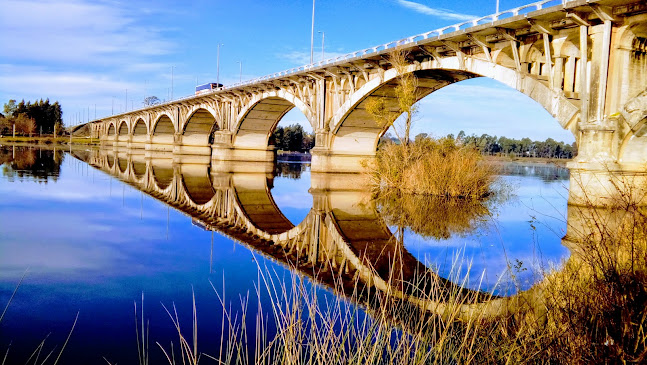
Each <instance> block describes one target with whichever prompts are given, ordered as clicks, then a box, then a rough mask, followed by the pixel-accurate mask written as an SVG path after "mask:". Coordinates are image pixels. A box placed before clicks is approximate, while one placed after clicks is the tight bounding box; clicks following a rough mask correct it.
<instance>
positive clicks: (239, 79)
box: [238, 61, 243, 82]
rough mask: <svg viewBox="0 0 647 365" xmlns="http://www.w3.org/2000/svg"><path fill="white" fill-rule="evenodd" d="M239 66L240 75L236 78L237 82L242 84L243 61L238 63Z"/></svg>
mask: <svg viewBox="0 0 647 365" xmlns="http://www.w3.org/2000/svg"><path fill="white" fill-rule="evenodd" d="M238 64H239V65H240V74H239V76H238V82H243V61H238Z"/></svg>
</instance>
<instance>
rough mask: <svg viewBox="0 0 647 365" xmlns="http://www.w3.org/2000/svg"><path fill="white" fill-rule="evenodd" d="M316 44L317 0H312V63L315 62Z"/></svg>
mask: <svg viewBox="0 0 647 365" xmlns="http://www.w3.org/2000/svg"><path fill="white" fill-rule="evenodd" d="M314 44H315V0H312V29H311V30H310V63H312V62H313V60H314Z"/></svg>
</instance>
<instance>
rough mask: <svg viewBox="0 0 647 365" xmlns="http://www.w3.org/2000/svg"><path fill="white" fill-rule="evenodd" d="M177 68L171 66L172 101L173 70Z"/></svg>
mask: <svg viewBox="0 0 647 365" xmlns="http://www.w3.org/2000/svg"><path fill="white" fill-rule="evenodd" d="M174 68H175V66H171V100H173V69H174Z"/></svg>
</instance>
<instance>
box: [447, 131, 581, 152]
mask: <svg viewBox="0 0 647 365" xmlns="http://www.w3.org/2000/svg"><path fill="white" fill-rule="evenodd" d="M448 137H453V135H449V136H448ZM456 139H457V140H459V141H461V142H462V144H464V145H472V146H475V147H476V148H478V149H479V150H480V151H481V153H483V154H486V155H497V154H498V155H515V156H518V157H543V158H573V157H575V156H577V145H576V144H575V142H573V143H572V144H568V143H564V142H561V141H559V142H558V141H556V140H554V139H552V138H547V139H546V140H545V141H533V140H531V139H530V138H522V139H514V138H507V137H503V136H501V137H497V136H490V135H488V134H482V135H481V136H480V137H479V136H476V135H474V134H472V135H469V136H468V135H466V134H465V132H464V131H460V132H459V133H458V135H457V136H456Z"/></svg>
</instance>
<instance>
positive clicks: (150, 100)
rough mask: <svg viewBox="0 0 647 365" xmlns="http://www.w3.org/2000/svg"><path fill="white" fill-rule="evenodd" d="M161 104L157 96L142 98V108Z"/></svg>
mask: <svg viewBox="0 0 647 365" xmlns="http://www.w3.org/2000/svg"><path fill="white" fill-rule="evenodd" d="M159 103H161V101H160V99H159V98H158V97H157V96H147V97H146V98H144V101H143V104H144V106H153V105H157V104H159Z"/></svg>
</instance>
